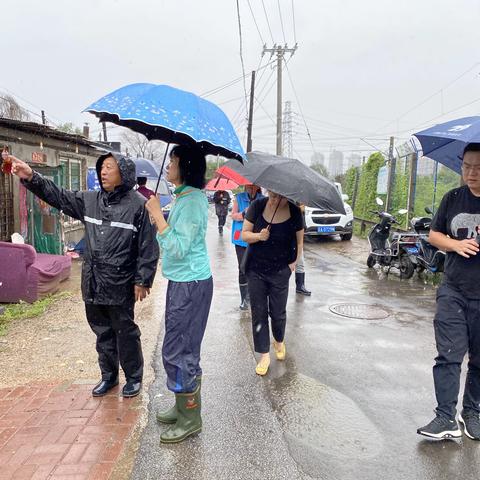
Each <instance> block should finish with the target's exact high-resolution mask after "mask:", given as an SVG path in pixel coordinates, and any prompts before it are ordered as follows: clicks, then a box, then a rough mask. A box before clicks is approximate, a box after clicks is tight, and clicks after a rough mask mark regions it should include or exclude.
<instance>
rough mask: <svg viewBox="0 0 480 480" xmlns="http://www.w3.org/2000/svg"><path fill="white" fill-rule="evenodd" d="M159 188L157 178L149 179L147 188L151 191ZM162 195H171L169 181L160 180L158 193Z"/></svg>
mask: <svg viewBox="0 0 480 480" xmlns="http://www.w3.org/2000/svg"><path fill="white" fill-rule="evenodd" d="M156 186H157V179H156V178H148V179H147V188H149V189H150V190H153V191H155V188H156ZM157 193H159V194H160V195H170V190H169V188H168V184H167V181H166V180H164V179H163V178H162V179H161V180H160V184H159V185H158V192H157Z"/></svg>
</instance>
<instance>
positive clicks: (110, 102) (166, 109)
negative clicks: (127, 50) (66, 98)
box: [84, 83, 244, 172]
mask: <svg viewBox="0 0 480 480" xmlns="http://www.w3.org/2000/svg"><path fill="white" fill-rule="evenodd" d="M84 111H85V112H89V113H92V114H94V115H95V116H96V117H97V118H98V119H99V121H100V122H112V123H115V124H116V125H120V126H122V127H127V128H129V129H130V130H133V131H135V132H138V133H141V134H143V135H145V136H146V137H147V138H148V139H149V140H162V141H164V142H166V143H168V144H170V143H177V144H180V145H185V144H196V145H198V146H199V147H200V148H201V149H202V151H203V152H204V153H205V155H207V154H211V155H221V156H223V157H226V158H234V159H236V160H239V161H240V162H241V161H242V158H243V156H244V151H243V148H242V146H241V144H240V141H239V140H238V137H237V134H236V133H235V129H234V128H233V126H232V124H231V123H230V121H229V120H228V118H227V116H226V115H225V114H224V113H223V111H222V110H221V109H220V108H219V107H217V106H216V105H215V104H213V103H212V102H210V101H208V100H205V99H204V98H201V97H199V96H197V95H195V94H193V93H190V92H186V91H184V90H179V89H177V88H173V87H169V86H168V85H155V84H151V83H134V84H131V85H126V86H124V87H122V88H119V89H118V90H115V91H114V92H112V93H109V94H108V95H106V96H104V97H102V98H101V99H100V100H97V101H96V102H94V103H92V104H91V105H90V106H88V107H87V108H86V109H85V110H84ZM167 150H168V149H167ZM166 154H167V151H165V158H166ZM165 158H164V161H163V164H162V168H161V170H160V171H161V172H162V171H163V166H164V163H165Z"/></svg>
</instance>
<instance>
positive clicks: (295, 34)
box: [292, 0, 297, 43]
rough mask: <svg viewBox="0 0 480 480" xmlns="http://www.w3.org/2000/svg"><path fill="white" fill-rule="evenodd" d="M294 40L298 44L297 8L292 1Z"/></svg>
mask: <svg viewBox="0 0 480 480" xmlns="http://www.w3.org/2000/svg"><path fill="white" fill-rule="evenodd" d="M292 21H293V40H294V41H295V43H297V29H296V28H295V7H294V6H293V0H292Z"/></svg>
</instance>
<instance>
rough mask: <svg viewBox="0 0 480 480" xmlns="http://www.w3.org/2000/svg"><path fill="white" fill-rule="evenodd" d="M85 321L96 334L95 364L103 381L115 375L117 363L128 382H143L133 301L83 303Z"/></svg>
mask: <svg viewBox="0 0 480 480" xmlns="http://www.w3.org/2000/svg"><path fill="white" fill-rule="evenodd" d="M85 310H86V313H87V320H88V323H89V325H90V328H91V329H92V331H93V333H95V335H96V336H97V353H98V365H99V366H100V371H101V372H102V380H107V381H113V380H115V379H116V378H117V376H118V366H119V362H120V365H121V366H122V369H123V371H124V373H125V378H126V379H127V381H129V380H131V381H140V382H141V381H142V377H143V354H142V345H141V343H140V329H139V328H138V325H137V324H136V323H135V321H134V303H133V302H132V303H129V304H126V305H91V304H88V303H86V304H85Z"/></svg>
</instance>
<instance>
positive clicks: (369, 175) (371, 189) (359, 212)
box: [355, 152, 385, 220]
mask: <svg viewBox="0 0 480 480" xmlns="http://www.w3.org/2000/svg"><path fill="white" fill-rule="evenodd" d="M384 163H385V159H384V158H383V155H382V154H381V153H380V152H376V153H372V155H370V157H368V161H367V162H366V163H365V164H364V165H362V169H361V173H360V181H359V187H358V197H357V201H356V203H355V215H356V216H358V217H360V218H364V219H365V220H368V219H370V220H375V216H373V215H372V214H371V213H370V212H369V211H370V210H374V209H375V197H377V196H378V195H377V178H378V170H379V168H380V167H381V166H382V165H383V164H384Z"/></svg>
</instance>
